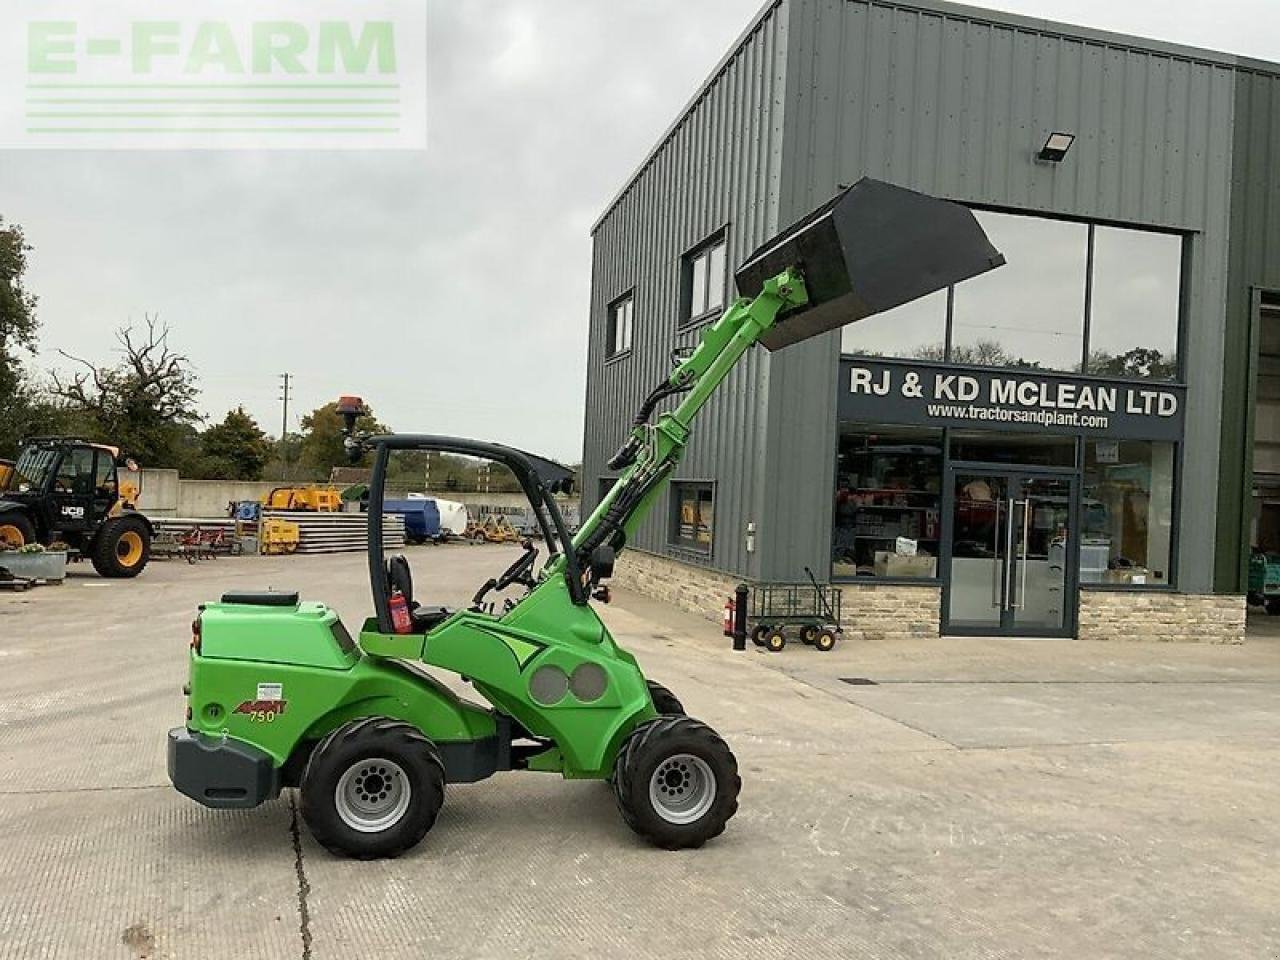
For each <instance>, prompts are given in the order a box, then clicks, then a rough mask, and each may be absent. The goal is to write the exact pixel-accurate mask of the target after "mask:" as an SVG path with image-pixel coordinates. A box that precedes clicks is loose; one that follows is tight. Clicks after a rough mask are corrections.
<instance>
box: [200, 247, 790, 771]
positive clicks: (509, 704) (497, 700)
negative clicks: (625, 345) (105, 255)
mask: <svg viewBox="0 0 1280 960" xmlns="http://www.w3.org/2000/svg"><path fill="white" fill-rule="evenodd" d="M807 301H808V296H807V292H806V290H805V287H804V284H803V281H802V279H801V278H800V277H799V276H798V275H796V274H795V273H793V272H792V271H786V272H784V273H783V274H781V275H779V276H778V277H776V278H775V279H773V280H770V281H769V282H767V283H766V284H765V288H764V290H763V292H762V293H761V294H760V295H759V296H758V297H756V299H755V300H752V301H747V300H739V301H737V302H736V303H734V304H733V305H732V306H731V307H730V308H729V310H728V311H727V312H726V313H725V314H724V316H723V317H721V318H720V320H719V321H717V322H716V323H715V324H714V325H713V326H711V327H710V328H709V329H708V330H707V331H706V332H705V333H704V334H703V338H702V342H701V344H700V345H699V347H698V348H697V349H696V350H695V351H694V352H693V354H692V355H691V356H690V357H688V358H687V359H686V360H684V361H683V362H682V363H681V364H680V365H679V366H678V367H677V368H676V370H675V372H674V373H673V374H672V375H671V378H670V384H671V385H672V386H673V387H678V388H679V389H680V390H681V391H682V392H683V393H684V398H683V400H682V402H681V403H680V404H679V405H678V406H677V407H676V408H675V409H674V410H671V411H669V412H666V413H663V414H662V415H661V416H660V417H659V418H658V420H657V422H656V423H654V424H652V425H649V424H643V425H640V426H638V427H636V431H635V433H634V434H633V436H634V437H635V438H636V440H637V441H638V442H640V444H641V447H642V451H641V453H640V455H639V456H638V457H637V459H636V461H635V463H634V464H633V465H632V466H631V467H630V468H629V469H628V471H627V472H626V473H624V474H623V477H622V479H621V480H620V482H619V483H618V484H617V485H616V486H615V487H614V489H613V491H612V492H611V493H610V495H609V496H608V497H606V498H605V499H604V502H603V503H601V504H600V506H599V508H598V509H597V510H596V511H595V513H593V514H592V516H591V517H590V518H589V519H588V520H587V521H586V523H584V524H583V526H582V528H581V529H580V530H579V531H578V534H577V535H576V536H575V537H574V540H573V544H572V545H571V549H574V550H575V551H577V550H580V549H583V544H585V543H588V542H589V541H588V539H587V538H589V537H590V536H591V535H592V534H593V532H595V531H596V530H597V528H599V527H600V524H601V523H602V522H603V520H604V518H605V514H606V512H607V511H608V509H609V507H610V505H611V504H612V503H613V502H614V501H615V498H616V496H617V493H618V491H619V490H620V489H621V488H622V487H623V485H624V484H625V483H627V482H629V481H630V480H632V479H635V480H636V481H637V482H643V483H645V484H651V486H645V487H644V489H646V491H647V492H646V494H645V496H644V497H643V500H642V501H641V502H640V503H638V504H637V505H635V506H634V507H633V508H631V509H629V511H628V513H627V516H626V518H625V522H624V523H623V524H622V530H623V531H624V532H625V534H626V535H627V537H628V538H629V537H630V536H631V535H632V534H633V533H634V532H635V530H636V528H637V527H638V525H639V524H640V522H641V520H642V519H643V517H644V515H645V514H646V513H647V512H648V510H649V509H650V508H651V507H652V506H653V504H654V502H655V501H656V500H657V498H658V497H659V496H660V495H661V492H662V490H663V489H664V487H665V484H666V483H667V482H668V481H669V479H670V476H671V473H672V472H673V471H674V469H675V467H676V465H677V464H678V462H679V460H680V457H681V455H682V454H683V451H684V447H685V444H686V443H687V442H688V439H689V433H690V428H691V425H692V422H693V420H694V418H695V417H696V416H697V414H698V412H699V411H700V410H701V409H702V408H703V406H704V405H705V404H706V402H707V401H708V400H709V399H710V397H711V396H712V394H713V393H714V391H715V390H716V389H717V388H718V387H719V385H720V384H721V383H722V382H723V381H724V379H725V378H726V377H727V376H728V375H729V373H730V371H731V370H732V369H733V367H734V366H735V365H736V364H737V362H738V361H739V360H740V359H741V358H742V356H743V355H744V354H745V353H746V351H747V350H749V349H750V348H751V347H752V346H754V345H755V344H756V342H757V341H758V340H759V338H760V336H761V334H762V333H764V332H765V331H766V330H768V329H769V328H770V327H771V326H772V325H773V324H774V322H775V321H776V319H777V317H778V316H779V315H781V314H782V313H783V312H785V311H786V310H788V309H792V308H796V307H799V306H802V305H803V304H805V303H806V302H807ZM567 567H568V564H567V562H566V560H565V558H564V556H560V557H557V558H555V559H553V560H551V561H550V562H549V563H548V564H547V566H546V567H545V568H544V569H543V571H542V574H541V578H540V580H539V582H538V583H537V585H536V586H535V587H534V588H533V589H532V590H531V591H530V592H529V594H528V595H527V596H526V597H525V598H524V599H523V600H522V601H520V603H518V604H517V605H516V606H515V607H514V608H512V609H511V610H510V611H509V612H507V613H506V614H504V615H503V616H501V617H497V616H492V615H489V614H486V613H482V612H479V611H473V610H468V611H460V612H458V613H455V614H453V615H452V616H451V617H450V618H449V619H447V620H445V621H444V622H443V623H441V624H439V625H437V626H436V627H435V628H434V629H433V630H432V631H431V632H430V633H428V634H426V635H425V636H423V635H409V636H401V635H388V634H384V633H381V632H379V630H378V628H377V621H376V620H370V621H368V622H366V623H365V625H364V628H363V630H362V631H361V633H360V637H359V645H358V646H357V645H356V644H355V643H353V642H351V639H350V637H349V636H348V635H347V633H346V631H345V629H343V628H342V626H341V624H340V623H339V621H338V616H337V614H336V613H334V612H333V611H332V610H330V609H329V608H328V607H326V606H324V605H323V604H319V603H303V604H299V605H297V606H289V607H267V606H241V605H228V604H210V605H208V606H207V607H205V608H204V609H203V612H202V614H201V617H200V626H201V642H200V645H199V650H198V651H196V650H193V651H192V654H191V666H190V675H191V684H190V687H191V692H190V700H189V706H190V708H191V719H190V720H189V721H188V727H189V728H190V729H191V730H193V731H195V732H198V733H203V734H207V735H209V736H213V737H218V736H224V737H228V738H232V739H236V740H240V741H243V742H246V743H249V744H252V745H254V746H256V747H258V748H260V749H261V750H263V751H265V752H266V753H268V754H270V756H271V757H272V758H273V759H274V760H275V762H276V763H277V764H284V763H285V762H287V761H288V759H289V758H290V757H291V756H292V755H293V754H294V752H295V750H297V749H298V747H299V746H300V745H304V744H306V743H308V742H312V741H315V740H318V739H320V738H321V737H323V736H325V735H326V734H328V733H329V732H331V731H333V730H335V729H336V728H337V727H339V726H341V725H342V724H344V723H346V722H348V721H349V720H353V719H356V718H360V717H369V716H381V717H390V718H393V719H397V720H403V721H405V722H408V723H411V724H413V725H414V726H416V727H417V728H418V729H420V730H421V731H422V732H423V733H425V734H426V735H427V736H428V737H430V738H431V739H432V740H434V741H436V742H437V743H458V742H466V741H475V740H480V739H484V738H488V737H493V736H494V735H495V734H497V733H498V730H499V724H498V718H497V717H496V716H495V712H494V711H495V710H496V711H497V712H498V713H500V714H503V715H505V716H507V717H510V718H512V719H513V720H514V721H515V722H516V723H518V724H519V725H520V726H521V727H523V728H524V729H525V730H526V731H528V732H529V733H530V734H532V735H533V736H535V737H538V738H542V739H545V740H546V741H548V743H549V744H550V745H549V747H548V748H547V749H546V750H544V751H543V752H541V753H539V754H537V755H536V756H533V757H531V758H529V760H528V768H529V769H530V770H538V771H544V772H554V773H560V774H562V775H563V776H565V777H573V778H601V777H606V776H608V775H610V773H611V772H612V769H613V761H614V758H615V756H616V754H617V751H618V749H619V747H620V745H621V743H622V740H623V739H624V738H625V737H626V736H627V734H629V733H630V732H631V731H632V730H633V729H635V727H636V726H637V725H638V724H640V723H643V722H644V721H646V720H649V719H652V718H653V717H654V716H656V713H655V711H654V708H653V703H652V701H651V700H650V698H649V692H648V688H647V685H646V682H645V677H644V675H643V674H642V673H641V671H640V668H639V666H638V665H637V664H636V660H635V657H633V656H632V655H631V654H630V653H628V652H627V651H626V650H624V649H622V648H621V647H619V646H618V645H617V644H616V643H615V642H614V639H613V637H612V636H610V634H609V631H608V630H607V629H606V628H605V626H604V624H603V623H602V622H601V621H600V618H599V617H598V616H597V615H596V612H595V610H593V609H592V608H591V606H590V605H589V604H585V603H584V604H577V603H575V602H574V600H573V596H572V594H571V592H570V589H569V582H568V579H567V577H568V572H567ZM410 663H412V664H415V665H416V664H418V663H422V664H426V665H429V666H433V667H438V668H440V669H442V670H448V671H450V672H452V673H455V674H458V675H460V676H462V677H464V678H466V679H467V680H468V681H469V682H470V683H471V684H472V686H473V687H474V689H475V691H476V692H477V693H478V694H479V695H480V696H481V697H483V698H484V699H485V700H487V701H488V702H489V703H490V704H492V706H493V710H491V709H489V708H488V707H481V706H477V705H475V704H473V703H469V702H467V701H465V700H463V699H461V698H459V697H458V696H457V695H456V694H454V693H453V691H451V690H450V689H449V688H447V687H445V686H444V685H442V684H441V683H440V682H439V681H437V680H435V679H434V678H432V677H431V676H430V675H429V674H426V673H425V672H424V671H423V670H422V669H421V668H415V667H413V666H410ZM535 677H541V679H542V680H543V681H549V684H550V685H549V686H546V685H544V684H541V683H539V684H534V683H533V681H534V678H535ZM535 688H536V689H538V690H540V691H543V692H542V694H541V695H542V696H544V697H546V698H547V699H548V702H543V703H539V702H537V700H535V697H534V692H533V691H534V689H535ZM601 690H602V691H603V692H601ZM547 691H550V693H547ZM552 694H553V695H554V699H553V700H552V696H551V695H552ZM592 697H594V699H592Z"/></svg>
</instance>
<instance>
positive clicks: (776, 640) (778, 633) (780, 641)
mask: <svg viewBox="0 0 1280 960" xmlns="http://www.w3.org/2000/svg"><path fill="white" fill-rule="evenodd" d="M764 648H765V649H766V650H768V651H769V652H770V653H781V652H782V651H783V650H785V649H786V648H787V635H786V633H785V632H783V629H782V628H781V627H774V628H773V629H772V630H770V631H769V632H768V633H767V634H765V638H764Z"/></svg>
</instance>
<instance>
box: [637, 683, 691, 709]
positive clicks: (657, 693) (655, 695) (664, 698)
mask: <svg viewBox="0 0 1280 960" xmlns="http://www.w3.org/2000/svg"><path fill="white" fill-rule="evenodd" d="M645 682H646V683H647V684H648V685H649V699H650V700H652V701H653V709H655V710H657V711H658V713H660V714H661V715H662V716H664V717H683V716H684V715H685V710H684V704H683V703H681V702H680V699H679V698H678V697H677V696H676V695H675V694H674V693H672V692H671V691H670V690H668V689H667V688H666V687H664V686H663V685H662V684H660V683H655V682H654V681H652V680H646V681H645Z"/></svg>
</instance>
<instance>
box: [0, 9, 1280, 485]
mask: <svg viewBox="0 0 1280 960" xmlns="http://www.w3.org/2000/svg"><path fill="white" fill-rule="evenodd" d="M101 2H103V3H108V2H109V0H101ZM992 5H993V6H997V7H1000V8H1003V9H1007V10H1013V11H1016V12H1019V13H1024V14H1029V15H1034V16H1042V17H1046V18H1053V19H1058V20H1065V21H1068V22H1074V23H1081V24H1086V25H1089V26H1094V27H1098V28H1102V29H1110V30H1118V31H1123V32H1128V33H1136V34H1145V35H1147V36H1153V37H1158V38H1161V39H1167V40H1171V41H1176V42H1181V43H1188V44H1194V45H1198V46H1207V47H1212V48H1217V49H1224V50H1229V51H1232V52H1237V53H1244V54H1249V55H1252V56H1256V57H1261V58H1266V59H1272V60H1280V0H1217V2H1214V3H1207V2H1204V0H1123V2H1117V0H1003V2H999V3H995V4H992ZM759 6H760V0H625V2H624V0H608V2H601V0H429V3H428V9H429V25H430V29H429V39H428V46H429V52H428V55H429V58H430V59H429V65H428V67H429V82H430V88H429V91H428V96H429V146H428V149H427V151H426V152H425V153H421V152H410V153H399V152H390V151H387V152H380V151H369V152H333V153H290V152H261V153H249V152H190V153H164V152H158V153H146V152H137V151H128V152H118V153H106V152H103V153H97V152H93V153H91V152H67V153H49V152H43V153H22V152H7V153H3V154H0V214H2V215H3V216H4V217H5V218H6V219H8V220H11V221H15V222H18V223H20V224H22V225H23V226H24V227H25V229H26V231H27V235H28V237H29V239H30V241H31V243H32V244H33V245H34V247H35V248H36V249H35V252H34V254H33V256H32V266H31V271H30V277H29V284H30V287H31V289H32V290H33V292H35V293H37V294H38V295H39V296H40V301H41V302H40V316H41V319H42V321H43V324H44V327H43V333H42V345H43V347H44V354H45V355H44V356H42V357H41V358H40V360H39V363H40V364H42V365H45V366H47V365H49V364H52V363H54V362H55V361H56V357H55V356H54V355H53V353H54V351H55V350H56V349H57V348H64V349H67V350H70V351H73V352H77V353H80V354H83V355H87V356H90V357H94V358H100V359H107V358H108V357H109V351H110V349H111V345H112V341H111V331H112V329H113V328H115V327H117V326H119V325H121V324H123V323H125V322H127V321H128V320H129V319H130V318H134V319H135V320H139V319H140V318H141V316H142V315H143V314H144V313H147V312H152V313H159V314H160V315H161V316H162V317H163V318H164V319H165V320H167V321H168V322H169V323H170V325H171V326H172V327H173V331H174V341H175V344H176V346H177V347H178V348H180V349H181V350H182V351H183V352H185V353H187V354H188V355H189V356H190V357H191V359H192V361H193V363H194V364H195V366H196V368H197V370H198V372H199V375H200V380H201V384H202V387H203V390H204V394H203V407H204V410H205V412H206V413H208V414H210V415H213V416H216V417H219V418H220V417H221V415H222V414H223V413H224V412H225V411H226V410H227V409H228V408H230V407H232V406H235V405H237V404H244V405H245V407H246V408H247V409H249V411H250V412H252V413H253V414H254V415H255V416H257V417H258V418H259V419H260V420H261V422H262V423H263V425H264V427H266V429H268V430H269V432H271V433H273V434H275V433H278V432H279V429H280V405H279V402H278V400H277V396H278V392H279V390H278V384H277V375H278V374H279V373H281V372H282V371H284V370H288V371H290V372H291V373H293V374H294V375H295V376H296V395H295V410H296V411H297V414H296V415H295V416H293V417H291V420H292V423H291V429H296V428H297V421H298V417H299V416H300V415H301V414H302V413H303V412H305V411H307V410H310V409H311V408H313V407H315V406H317V405H319V404H321V403H324V402H327V401H328V400H331V399H333V398H335V397H336V396H337V395H338V394H339V393H340V392H358V393H360V394H361V395H363V396H364V397H365V399H366V400H367V401H368V402H369V403H370V404H371V405H372V406H373V407H374V409H375V411H376V412H377V414H378V415H379V417H380V418H381V419H382V420H383V421H384V422H386V423H388V424H389V425H390V426H391V427H393V428H394V429H397V430H401V431H424V432H432V433H449V434H458V435H465V436H475V437H478V438H482V439H491V440H499V441H505V442H509V443H513V444H517V445H520V446H524V447H527V448H529V449H532V450H537V451H539V452H543V453H546V454H549V455H552V456H556V457H559V458H561V459H564V460H567V461H576V460H577V459H578V457H579V455H580V451H581V434H582V423H583V410H582V397H583V392H584V383H585V369H584V367H585V354H586V331H587V302H588V291H589V288H590V267H591V261H590V252H591V247H590V237H589V234H588V231H589V229H590V226H591V223H592V222H593V221H594V220H595V218H596V216H597V215H598V214H599V213H600V212H601V211H602V209H603V207H604V205H605V203H606V202H607V201H608V200H609V199H610V197H612V195H613V194H614V193H615V192H616V191H617V189H618V188H619V187H620V186H621V185H622V184H623V182H624V180H625V178H626V177H627V176H628V175H629V174H630V172H631V171H632V170H633V169H634V167H635V166H636V164H637V163H638V162H639V161H640V160H641V159H642V158H643V156H644V154H645V153H646V152H647V150H648V149H649V148H650V147H651V146H652V145H653V143H654V141H655V140H656V138H657V136H658V135H659V134H660V133H661V132H662V131H663V130H664V129H665V128H666V126H667V125H668V124H669V123H670V122H671V121H672V120H673V119H674V117H675V114H676V111H677V110H678V109H679V108H680V107H681V106H682V105H683V104H684V103H685V102H686V101H687V100H688V98H689V97H690V95H691V94H692V93H693V92H694V90H695V88H696V86H697V85H698V84H699V83H700V82H701V81H702V80H703V79H704V78H705V77H706V75H707V73H708V72H709V71H710V69H711V68H712V67H713V66H714V65H715V63H716V62H717V61H718V60H719V58H720V57H721V55H723V54H724V53H725V52H726V50H727V49H728V46H729V44H730V43H731V42H732V41H733V39H734V38H735V37H736V36H737V35H738V34H739V33H740V32H741V30H742V29H743V27H744V26H745V25H746V23H747V22H748V20H749V19H750V18H751V16H752V15H753V14H754V13H755V12H756V10H757V9H758V8H759Z"/></svg>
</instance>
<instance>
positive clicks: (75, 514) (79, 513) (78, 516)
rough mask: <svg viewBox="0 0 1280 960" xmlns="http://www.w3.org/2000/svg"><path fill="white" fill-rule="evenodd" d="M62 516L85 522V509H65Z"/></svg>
mask: <svg viewBox="0 0 1280 960" xmlns="http://www.w3.org/2000/svg"><path fill="white" fill-rule="evenodd" d="M62 515H63V516H64V517H67V518H68V519H70V520H83V519H84V507H63V508H62Z"/></svg>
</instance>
